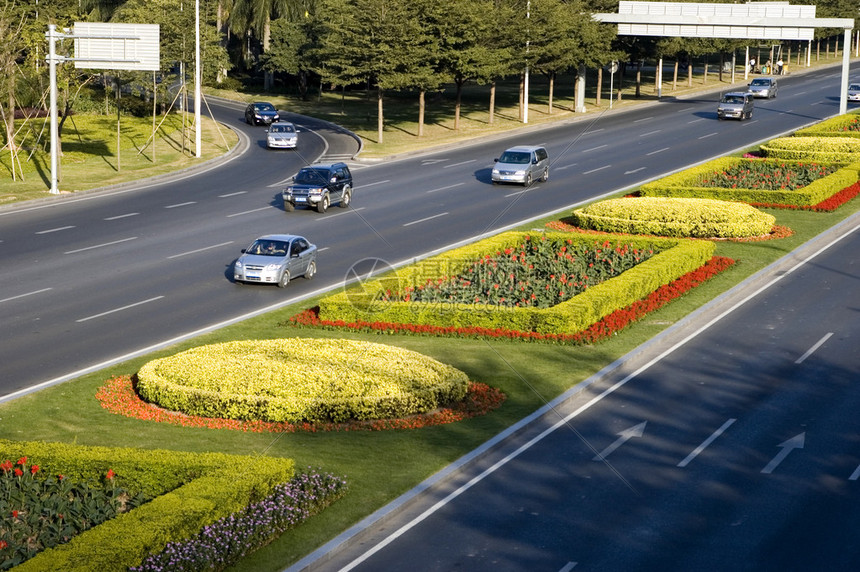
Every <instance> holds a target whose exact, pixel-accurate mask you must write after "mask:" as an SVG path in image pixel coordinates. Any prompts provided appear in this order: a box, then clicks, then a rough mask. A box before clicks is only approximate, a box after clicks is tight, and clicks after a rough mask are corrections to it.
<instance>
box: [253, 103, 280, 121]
mask: <svg viewBox="0 0 860 572" xmlns="http://www.w3.org/2000/svg"><path fill="white" fill-rule="evenodd" d="M280 118H281V116H280V115H279V114H278V110H277V109H275V106H274V105H272V104H271V103H266V102H264V101H257V102H255V103H251V104H249V105H248V107H246V108H245V123H247V124H248V125H269V124H270V123H274V122H275V121H278V120H279V119H280Z"/></svg>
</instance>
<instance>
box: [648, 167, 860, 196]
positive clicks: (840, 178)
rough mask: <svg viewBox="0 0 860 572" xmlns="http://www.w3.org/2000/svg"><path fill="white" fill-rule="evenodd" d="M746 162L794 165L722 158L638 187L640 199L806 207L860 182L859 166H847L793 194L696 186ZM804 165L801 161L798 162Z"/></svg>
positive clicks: (783, 191) (777, 191)
mask: <svg viewBox="0 0 860 572" xmlns="http://www.w3.org/2000/svg"><path fill="white" fill-rule="evenodd" d="M746 161H770V162H773V163H777V164H783V163H791V161H782V160H778V159H745V158H741V157H722V158H720V159H714V160H713V161H708V162H707V163H703V164H702V165H698V166H696V167H692V168H690V169H685V170H683V171H681V172H678V173H675V174H672V175H669V176H668V177H663V178H661V179H658V180H656V181H652V182H650V183H646V184H644V185H642V186H641V187H640V188H639V194H640V195H641V196H649V197H682V198H701V199H718V200H724V201H737V202H743V203H760V204H771V205H789V206H796V207H805V206H811V205H816V204H818V203H820V202H821V201H823V200H825V199H827V198H829V197H831V196H832V195H834V194H836V193H838V192H839V191H841V190H842V189H844V188H846V187H849V186H851V185H853V184H854V183H856V182H857V181H858V179H860V174H858V171H860V163H852V164H850V165H845V166H843V167H842V168H840V169H839V170H837V171H836V172H834V173H832V174H830V175H828V176H826V177H822V178H820V179H818V180H816V181H813V182H812V183H811V184H809V185H807V186H805V187H803V188H801V189H797V190H794V191H791V190H787V189H779V190H770V189H739V188H736V189H729V188H719V187H716V188H715V187H697V186H695V185H696V183H697V182H698V181H699V180H700V177H703V176H705V175H708V174H711V173H714V172H720V171H724V170H726V169H729V168H731V167H734V166H736V165H739V164H742V163H744V162H746ZM798 162H801V161H798Z"/></svg>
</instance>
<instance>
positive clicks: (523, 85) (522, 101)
mask: <svg viewBox="0 0 860 572" xmlns="http://www.w3.org/2000/svg"><path fill="white" fill-rule="evenodd" d="M525 93H526V76H525V74H524V73H522V72H520V122H522V120H523V119H524V118H525V114H524V113H523V111H524V109H525V108H524V104H525V99H524V98H525Z"/></svg>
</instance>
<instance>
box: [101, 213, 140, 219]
mask: <svg viewBox="0 0 860 572" xmlns="http://www.w3.org/2000/svg"><path fill="white" fill-rule="evenodd" d="M139 214H140V213H126V214H121V215H116V216H109V217H106V218H105V219H104V220H119V219H121V218H128V217H130V216H137V215H139Z"/></svg>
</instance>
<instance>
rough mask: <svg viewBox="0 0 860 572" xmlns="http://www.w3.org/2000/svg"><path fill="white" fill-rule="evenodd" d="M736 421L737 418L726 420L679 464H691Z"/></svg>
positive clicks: (682, 465) (681, 465)
mask: <svg viewBox="0 0 860 572" xmlns="http://www.w3.org/2000/svg"><path fill="white" fill-rule="evenodd" d="M735 421H737V419H729V420H728V421H726V422H725V423H723V425H722V426H721V427H720V428H719V429H717V430H716V431H714V432H713V433H711V436H710V437H708V438H707V439H705V440H704V441H702V444H701V445H699V446H698V447H696V448H695V449H693V452H692V453H690V454H689V455H687V457H686V458H685V459H684V460H683V461H681V462H680V463H678V466H679V467H686V466H687V465H689V464H690V461H692V460H693V459H695V458H696V457H697V456H698V455H699V453H701V452H702V451H704V450H705V449H706V448H707V447H708V445H710V444H711V443H713V442H714V440H715V439H716V438H717V437H719V436H720V435H722V434H723V432H724V431H725V430H726V429H728V428H729V427H730V426H731V424H732V423H734V422H735Z"/></svg>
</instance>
